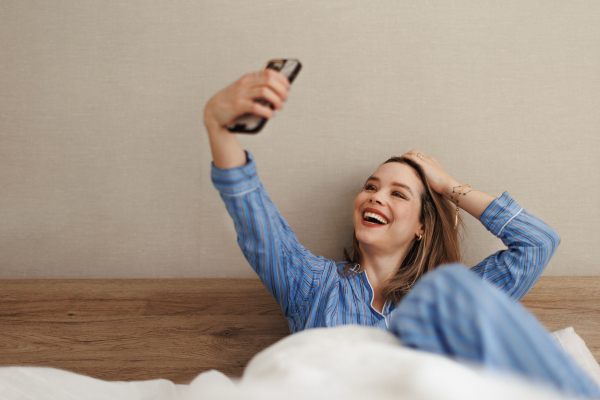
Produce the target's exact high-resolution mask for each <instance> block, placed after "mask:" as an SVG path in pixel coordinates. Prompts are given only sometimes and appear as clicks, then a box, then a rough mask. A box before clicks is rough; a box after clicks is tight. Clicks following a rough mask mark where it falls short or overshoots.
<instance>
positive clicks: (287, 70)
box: [227, 58, 302, 133]
mask: <svg viewBox="0 0 600 400" xmlns="http://www.w3.org/2000/svg"><path fill="white" fill-rule="evenodd" d="M267 68H271V69H274V70H275V71H279V72H280V73H281V74H283V75H285V77H286V78H288V80H289V81H290V84H291V83H292V82H294V79H295V78H296V76H297V75H298V73H299V72H300V69H301V68H302V64H300V61H299V60H296V59H294V58H290V59H281V60H271V61H269V62H268V63H267V64H266V66H265V68H264V69H267ZM254 101H257V102H259V103H260V104H263V105H265V106H269V107H271V109H272V110H273V109H275V107H273V105H272V104H271V103H269V102H268V101H266V100H264V99H255V100H254ZM266 123H267V119H266V118H262V117H259V116H256V115H254V114H244V115H242V116H241V117H238V118H237V119H236V120H235V121H233V122H232V123H231V125H228V126H227V130H229V132H233V133H258V132H260V130H261V129H262V128H263V127H264V126H265V124H266Z"/></svg>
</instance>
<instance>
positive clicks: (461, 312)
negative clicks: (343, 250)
mask: <svg viewBox="0 0 600 400" xmlns="http://www.w3.org/2000/svg"><path fill="white" fill-rule="evenodd" d="M289 89H290V85H289V83H288V81H287V79H286V78H285V77H284V76H283V75H281V74H279V73H277V72H275V71H273V70H265V71H262V72H259V73H254V74H252V73H251V74H247V75H244V76H243V77H242V78H240V79H239V80H238V81H237V82H235V83H233V84H232V85H230V86H228V87H227V88H225V89H223V90H222V91H220V92H219V93H217V94H216V95H215V96H214V97H213V98H212V99H210V100H209V102H208V103H207V105H206V108H205V110H204V123H205V126H206V129H207V132H208V135H209V140H210V145H211V151H212V155H213V167H212V179H213V183H214V185H215V187H216V188H217V189H218V190H219V191H220V193H221V196H222V198H223V200H224V202H225V205H226V207H227V209H228V211H229V213H230V215H231V216H232V218H233V221H234V224H235V229H236V231H237V233H238V244H239V245H240V247H241V249H242V252H243V253H244V256H245V257H246V259H247V260H248V261H249V263H250V265H251V266H252V267H253V268H254V270H255V271H256V272H257V273H258V275H259V277H260V278H261V280H262V281H263V283H264V284H265V286H266V287H267V289H268V290H269V291H270V292H271V294H272V295H273V296H274V297H275V299H276V300H277V301H278V303H279V304H280V306H281V308H282V310H283V312H284V315H285V317H286V319H287V321H288V324H289V327H290V331H291V332H292V333H294V332H297V331H300V330H303V329H307V328H313V327H324V326H327V327H331V326H337V325H343V324H360V325H366V326H372V327H377V328H382V329H390V331H392V332H393V333H394V334H396V335H398V337H399V338H400V340H401V341H402V343H403V344H404V345H407V346H410V347H413V348H416V349H421V350H426V351H432V352H437V353H441V354H445V355H448V356H451V357H453V358H455V359H457V360H467V361H475V362H480V363H483V364H485V365H486V366H489V367H493V368H497V369H501V370H509V371H511V372H513V373H514V372H518V373H522V374H525V375H526V376H528V377H530V378H531V379H533V380H537V381H539V382H543V383H545V384H547V385H551V386H553V387H555V388H556V389H559V390H562V391H564V392H566V393H574V394H582V395H586V396H596V395H597V396H600V389H598V388H597V387H596V386H595V385H594V384H593V383H592V382H591V380H590V379H589V378H587V377H586V376H585V374H584V373H583V372H581V370H580V369H579V368H578V367H577V366H576V365H575V364H574V363H573V361H572V360H571V359H570V358H569V357H568V356H567V355H566V354H565V353H563V352H562V350H561V349H560V348H558V346H557V345H556V343H553V342H552V339H551V338H550V336H549V335H548V334H547V332H546V331H545V330H544V328H543V327H541V325H540V324H539V323H538V322H537V321H535V318H533V317H532V316H531V315H529V314H528V313H527V312H526V311H525V310H524V309H522V308H521V307H520V306H519V305H517V304H515V303H514V301H516V300H518V299H520V298H521V297H523V296H524V295H525V294H526V293H527V291H528V290H529V289H530V288H531V286H532V285H533V284H534V283H535V281H536V280H537V279H538V277H539V276H540V274H541V273H542V271H543V269H544V268H545V266H546V265H547V263H548V261H549V259H550V257H551V256H552V254H553V253H554V251H555V249H556V247H557V246H558V244H559V241H560V239H559V237H558V234H557V233H556V232H555V231H554V230H553V229H552V228H550V227H549V226H547V225H546V224H545V223H543V222H542V221H541V220H539V219H538V218H536V217H534V216H532V215H531V214H529V213H527V212H526V211H525V210H523V209H522V208H521V207H520V206H519V205H518V204H516V203H515V202H514V200H512V198H511V197H510V196H509V195H508V194H507V193H504V194H503V195H502V197H500V198H499V199H496V198H494V197H493V196H491V195H489V194H486V193H483V192H481V191H477V190H474V189H473V188H470V187H469V186H468V185H464V184H461V183H460V182H458V181H457V180H455V179H454V178H453V177H451V176H450V175H449V174H448V173H447V172H446V171H445V170H444V169H443V168H442V167H441V166H440V164H439V163H438V162H437V161H436V160H435V158H433V157H431V156H428V155H427V154H425V153H423V152H420V151H418V150H413V151H410V152H408V153H406V154H404V155H403V156H402V157H400V158H392V159H390V160H388V161H387V162H385V163H384V164H383V165H382V166H381V167H379V168H378V169H377V171H375V173H373V175H371V176H370V177H369V178H368V179H367V181H366V183H365V185H364V188H363V190H362V191H361V192H360V194H359V195H358V196H357V197H356V200H355V203H354V214H353V221H354V244H353V248H352V250H351V252H350V253H349V254H347V261H346V262H341V263H336V262H334V261H332V260H328V259H325V258H323V257H320V256H315V255H313V254H311V253H310V252H309V251H308V250H307V249H305V248H304V247H303V246H302V245H301V244H300V243H298V240H297V239H296V236H295V235H294V233H293V232H292V230H291V229H290V227H289V225H288V224H287V223H286V222H285V220H284V219H283V218H282V216H281V215H280V213H279V212H278V210H277V209H276V207H275V206H274V205H273V203H272V202H271V201H270V199H269V196H268V194H267V193H266V191H265V189H264V187H263V186H262V184H261V182H260V180H259V178H258V175H257V174H256V166H255V162H254V159H253V157H252V155H251V154H250V153H247V152H245V151H244V149H243V148H242V146H241V145H240V143H239V141H238V139H237V136H236V135H233V134H231V133H230V132H229V131H227V129H226V128H225V127H226V126H227V125H229V124H230V123H231V122H232V121H233V120H234V119H235V118H237V117H238V116H240V115H243V114H246V113H252V114H255V115H258V116H261V117H264V118H271V117H273V115H274V112H273V110H271V109H270V108H269V107H266V106H263V105H261V104H260V103H258V102H255V101H254V99H257V98H263V99H265V100H267V101H269V102H270V103H271V104H272V105H273V106H274V108H275V110H280V109H282V104H283V102H285V100H286V98H287V94H288V91H289ZM444 198H445V199H447V200H450V201H451V202H452V203H454V204H455V205H456V206H457V207H460V208H462V209H463V210H465V211H466V212H468V213H469V214H471V215H472V216H474V217H475V218H478V219H480V220H481V222H482V223H483V224H484V226H485V227H486V228H487V229H488V230H489V231H490V232H491V233H493V234H494V235H496V236H498V237H499V238H501V239H502V240H503V242H504V243H505V244H506V245H507V246H508V249H507V250H504V251H500V252H498V253H496V254H494V255H491V256H490V257H488V258H486V259H485V260H483V261H482V262H481V263H479V264H478V265H477V266H475V267H473V268H472V269H471V271H469V270H467V269H466V268H464V267H461V266H458V265H452V266H444V267H441V268H439V267H440V265H442V264H445V263H450V262H457V261H459V259H460V255H459V250H458V240H457V235H456V228H457V226H456V225H457V223H458V215H457V214H454V212H458V209H456V211H454V210H453V206H452V205H451V204H450V203H449V202H448V201H447V200H445V199H444ZM432 270H433V271H432ZM428 272H430V273H428ZM477 275H478V276H479V277H480V278H478V277H477ZM421 277H422V278H421ZM419 278H421V279H419ZM481 278H483V279H481ZM417 280H418V283H416V282H417ZM486 282H489V283H486ZM413 285H414V287H413ZM492 285H493V286H492ZM498 289H499V290H498ZM502 292H503V293H502ZM509 298H512V301H511V300H509ZM478 302H481V303H482V304H485V305H486V308H487V309H486V308H482V307H479V306H478V304H477V303H478ZM490 316H493V318H492V317H490ZM475 317H477V318H475ZM507 321H510V324H508V323H507ZM515 332H518V334H515ZM515 343H526V351H525V352H523V351H517V350H516V348H517V347H518V346H517V347H516V344H515ZM532 360H533V361H532ZM548 365H557V366H560V368H558V369H560V370H561V371H557V370H556V368H554V369H553V368H548ZM565 366H566V367H567V368H566V369H567V371H569V372H568V373H566V374H565V373H563V372H562V370H564V368H565Z"/></svg>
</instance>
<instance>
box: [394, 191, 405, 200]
mask: <svg viewBox="0 0 600 400" xmlns="http://www.w3.org/2000/svg"><path fill="white" fill-rule="evenodd" d="M393 195H394V196H396V197H400V198H402V199H405V198H406V196H404V195H403V194H402V193H400V192H394V193H393Z"/></svg>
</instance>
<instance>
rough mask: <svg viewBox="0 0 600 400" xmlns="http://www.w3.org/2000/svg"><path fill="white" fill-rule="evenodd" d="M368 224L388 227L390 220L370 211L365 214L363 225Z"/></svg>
mask: <svg viewBox="0 0 600 400" xmlns="http://www.w3.org/2000/svg"><path fill="white" fill-rule="evenodd" d="M364 222H366V223H368V224H370V225H387V224H388V220H387V219H386V218H385V217H384V216H382V215H380V214H376V213H374V212H370V211H365V212H364V213H363V223H364Z"/></svg>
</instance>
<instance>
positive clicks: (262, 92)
mask: <svg viewBox="0 0 600 400" xmlns="http://www.w3.org/2000/svg"><path fill="white" fill-rule="evenodd" d="M288 91H289V82H288V80H287V78H286V77H285V76H283V75H282V74H280V73H279V72H277V71H274V70H270V69H267V70H264V71H261V72H256V73H249V74H246V75H244V76H242V77H241V78H240V79H238V80H237V81H236V82H234V83H232V84H231V85H229V86H227V87H226V88H225V89H223V90H221V91H220V92H218V93H217V94H215V95H214V96H213V97H212V98H211V99H210V100H209V101H208V103H207V104H206V107H205V108H204V125H205V126H206V130H207V132H208V138H209V140H210V150H211V153H212V156H213V163H214V165H215V167H217V168H220V169H231V168H237V167H241V166H243V165H245V164H246V162H247V160H246V153H245V152H244V149H243V147H242V145H241V144H240V141H239V140H238V138H237V135H232V134H231V132H230V131H229V130H228V129H227V127H228V126H229V125H230V124H232V123H233V122H234V121H235V120H236V119H238V118H239V117H240V116H244V115H245V114H254V115H257V116H258V117H260V118H265V119H264V121H266V120H268V119H269V118H272V117H273V114H274V113H273V109H275V110H280V109H281V108H282V107H283V102H284V101H285V100H286V99H287V94H288ZM256 99H265V100H266V101H268V102H269V103H270V104H272V105H273V109H271V107H269V106H268V105H264V104H261V103H259V102H257V101H255V100H256ZM263 125H264V124H263Z"/></svg>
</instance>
